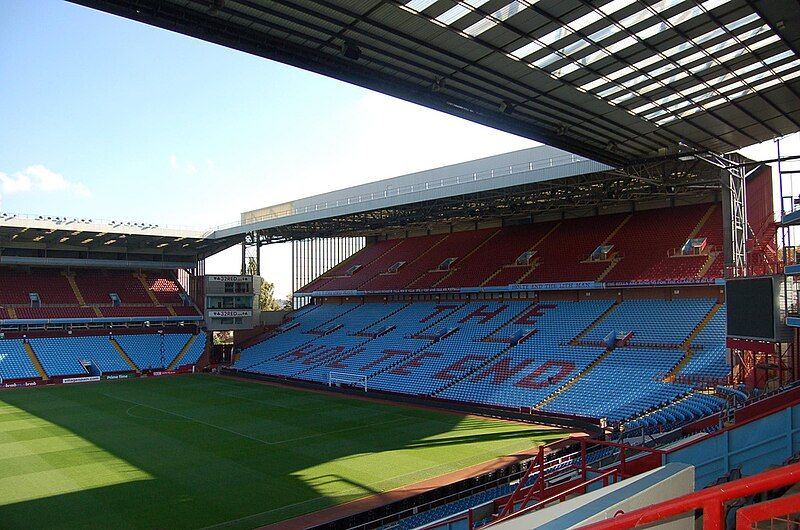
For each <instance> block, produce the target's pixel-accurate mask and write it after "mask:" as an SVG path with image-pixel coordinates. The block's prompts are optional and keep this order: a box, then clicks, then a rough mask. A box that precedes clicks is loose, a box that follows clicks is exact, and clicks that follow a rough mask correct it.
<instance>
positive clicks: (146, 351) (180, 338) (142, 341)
mask: <svg viewBox="0 0 800 530" xmlns="http://www.w3.org/2000/svg"><path fill="white" fill-rule="evenodd" d="M114 338H115V339H116V341H117V342H118V343H119V345H120V346H122V349H123V350H125V353H127V354H128V357H130V359H131V360H132V361H133V362H134V364H136V366H137V367H138V368H139V369H140V370H159V369H164V368H167V367H168V366H169V365H170V364H171V363H172V361H174V360H175V358H176V357H177V356H178V354H179V353H180V352H181V350H182V349H183V347H184V346H186V343H187V342H188V341H189V339H190V338H191V335H190V334H188V333H164V334H163V335H160V334H157V333H149V334H146V335H119V336H117V337H114ZM162 345H163V355H162Z"/></svg>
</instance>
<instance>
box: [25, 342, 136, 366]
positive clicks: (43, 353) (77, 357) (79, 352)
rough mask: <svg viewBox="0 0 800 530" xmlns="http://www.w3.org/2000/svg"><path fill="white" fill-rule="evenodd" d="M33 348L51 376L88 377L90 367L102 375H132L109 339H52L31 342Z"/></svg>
mask: <svg viewBox="0 0 800 530" xmlns="http://www.w3.org/2000/svg"><path fill="white" fill-rule="evenodd" d="M30 344H31V347H32V348H33V351H34V352H36V355H37V356H38V357H39V359H40V360H41V362H42V366H43V367H44V369H45V371H46V372H47V374H48V375H50V376H60V375H76V374H86V373H89V372H88V371H87V367H88V365H93V366H95V367H96V368H97V370H98V371H99V372H100V373H109V372H110V373H114V372H129V371H130V367H129V366H128V364H127V363H126V362H125V361H124V359H123V358H122V357H120V355H119V353H118V352H117V350H116V349H115V348H114V346H113V345H112V344H111V341H110V340H109V338H108V336H107V335H106V336H89V337H48V338H40V339H31V340H30ZM78 368H80V369H78Z"/></svg>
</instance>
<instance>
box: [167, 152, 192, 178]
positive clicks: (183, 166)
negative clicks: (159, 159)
mask: <svg viewBox="0 0 800 530" xmlns="http://www.w3.org/2000/svg"><path fill="white" fill-rule="evenodd" d="M169 165H170V167H171V168H172V169H173V171H175V172H176V173H181V174H183V175H188V176H190V177H191V176H193V175H196V174H197V166H196V165H195V164H194V163H192V162H181V161H180V160H178V157H177V156H175V155H169Z"/></svg>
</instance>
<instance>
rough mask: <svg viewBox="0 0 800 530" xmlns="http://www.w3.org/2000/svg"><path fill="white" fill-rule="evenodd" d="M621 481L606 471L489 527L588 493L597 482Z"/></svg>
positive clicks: (616, 474)
mask: <svg viewBox="0 0 800 530" xmlns="http://www.w3.org/2000/svg"><path fill="white" fill-rule="evenodd" d="M621 479H622V475H621V474H620V472H619V471H617V470H616V469H612V470H610V471H606V472H605V473H603V474H601V475H598V476H596V477H594V478H592V479H589V480H587V481H585V482H581V483H580V484H576V485H574V486H572V487H570V488H567V489H565V490H563V491H561V492H559V493H556V494H555V495H552V496H551V497H548V498H546V499H543V500H541V501H538V502H537V503H536V504H533V505H531V506H528V507H523V508H521V509H520V510H519V511H517V512H514V513H509V514H508V515H505V516H502V517H498V518H497V519H495V520H494V521H492V522H491V523H490V524H489V525H487V526H492V525H494V524H497V523H500V522H502V521H506V520H508V519H513V518H516V517H518V516H520V515H524V514H526V513H530V512H534V511H536V510H541V509H542V508H546V507H547V506H548V505H550V504H553V503H554V502H556V501H558V502H562V501H564V500H566V498H567V497H568V496H570V495H573V494H576V493H578V494H582V493H586V491H587V489H586V488H587V486H590V485H592V484H594V483H595V482H602V483H603V486H608V485H609V484H614V483H616V482H619V481H620V480H621ZM531 489H532V490H533V489H534V488H531ZM511 501H513V497H512V499H510V500H509V502H511ZM526 502H527V500H526ZM523 506H524V503H523ZM469 528H472V526H470V527H469Z"/></svg>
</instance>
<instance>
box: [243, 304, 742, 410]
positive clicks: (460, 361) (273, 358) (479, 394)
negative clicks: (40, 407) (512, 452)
mask: <svg viewBox="0 0 800 530" xmlns="http://www.w3.org/2000/svg"><path fill="white" fill-rule="evenodd" d="M714 307H715V301H714V300H711V299H683V300H672V301H667V300H626V301H623V302H621V303H617V302H615V301H614V300H611V299H608V300H587V301H581V302H578V301H552V302H551V301H541V302H529V301H516V300H511V301H499V300H492V301H488V300H487V301H470V302H464V301H441V302H432V301H431V302H413V303H366V304H356V303H326V304H319V305H316V306H312V307H306V308H303V309H301V310H299V311H297V312H295V313H294V314H292V315H290V317H289V318H288V319H287V321H286V322H285V323H284V324H283V325H282V326H281V327H280V328H279V329H278V330H277V332H275V333H274V334H272V335H271V336H268V337H266V338H265V339H264V340H262V341H261V342H259V343H257V344H255V345H253V346H251V347H249V348H246V349H244V350H243V351H241V352H240V356H239V359H238V361H237V362H236V363H235V364H234V367H235V368H238V369H241V370H245V371H250V372H256V373H262V374H268V375H273V376H279V377H291V378H296V379H303V380H308V381H316V382H321V383H327V382H328V378H329V376H331V375H332V374H333V375H334V377H335V378H337V379H340V377H338V376H337V374H340V375H341V374H344V375H345V377H344V378H345V379H347V378H348V377H349V378H354V379H356V380H359V381H362V380H363V379H362V378H363V377H366V379H367V384H368V387H369V388H373V389H379V390H383V391H389V392H399V393H406V394H414V395H423V396H432V397H437V398H443V399H450V400H458V401H467V402H474V403H482V404H488V405H494V406H503V407H515V408H517V407H521V408H524V409H528V408H533V409H538V410H541V411H543V412H552V413H558V414H569V415H578V416H587V417H596V418H601V417H605V418H608V419H609V420H611V421H625V420H628V419H631V418H636V417H640V416H642V415H644V414H648V413H651V412H652V411H654V410H658V409H661V408H664V407H667V406H670V405H672V404H674V403H677V402H680V400H684V401H686V398H687V396H689V395H691V394H692V392H693V391H694V388H693V387H692V386H689V385H687V384H681V383H679V382H677V383H676V382H674V381H673V379H671V378H670V377H668V376H671V375H674V374H673V372H674V371H677V370H678V369H679V367H680V366H683V370H686V369H687V367H691V366H692V365H691V364H690V363H687V364H685V365H682V364H681V361H683V360H684V359H686V358H687V351H686V350H684V349H682V345H683V343H685V342H687V341H688V340H690V339H691V337H692V336H693V334H696V335H697V336H696V337H695V339H694V341H695V342H700V343H702V344H703V346H702V348H699V349H698V351H703V352H706V351H713V349H714V348H724V331H723V333H722V335H720V334H719V330H718V329H717V327H718V325H719V323H720V322H723V323H724V313H723V312H721V311H718V312H717V314H716V315H715V317H714V318H713V319H710V320H709V319H707V318H706V317H707V315H708V314H709V311H711V310H712V308H714ZM723 309H724V308H723ZM719 315H722V316H719ZM718 318H719V319H722V320H718ZM704 323H707V325H711V326H712V327H711V328H710V329H709V331H708V332H705V333H704V329H700V332H699V333H697V330H698V329H699V326H701V325H702V324H704ZM608 330H615V331H634V332H635V333H634V337H637V336H638V337H640V338H641V339H642V342H647V343H657V346H648V347H645V346H641V345H637V344H636V343H630V344H626V343H622V344H619V345H616V347H614V345H612V346H611V347H610V348H609V347H608V345H602V344H601V341H592V340H589V338H590V337H600V338H603V337H604V336H605V335H607V334H608V333H607V332H608ZM587 341H588V343H587ZM690 360H691V359H690ZM706 362H708V363H709V366H708V367H707V368H706V369H707V370H715V371H724V370H728V371H729V369H728V367H727V365H726V364H725V363H724V359H723V360H720V359H718V358H717V357H714V356H710V357H709V358H708V359H707V361H706ZM689 404H691V402H689ZM681 410H689V411H694V412H697V411H701V410H702V408H697V407H695V408H692V407H689V406H688V404H687V405H683V407H682V408H681ZM670 417H671V416H670V415H669V414H666V415H663V417H662V416H659V418H660V419H661V420H664V421H666V419H668V418H670Z"/></svg>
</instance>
